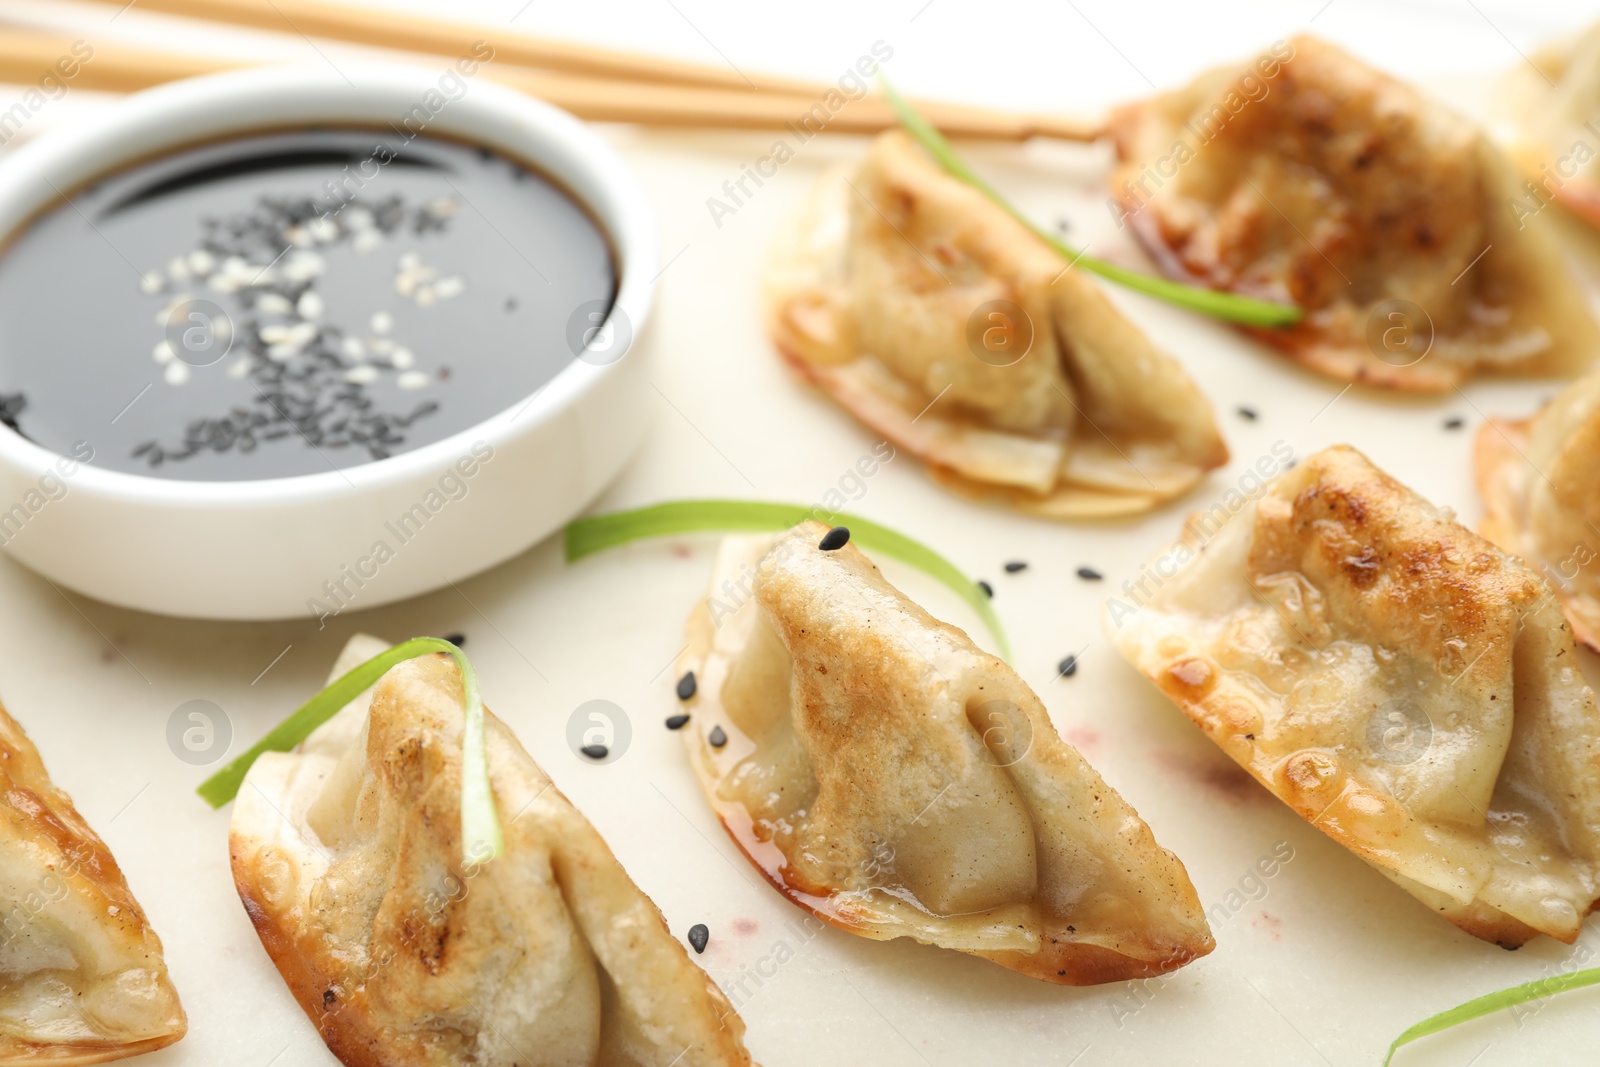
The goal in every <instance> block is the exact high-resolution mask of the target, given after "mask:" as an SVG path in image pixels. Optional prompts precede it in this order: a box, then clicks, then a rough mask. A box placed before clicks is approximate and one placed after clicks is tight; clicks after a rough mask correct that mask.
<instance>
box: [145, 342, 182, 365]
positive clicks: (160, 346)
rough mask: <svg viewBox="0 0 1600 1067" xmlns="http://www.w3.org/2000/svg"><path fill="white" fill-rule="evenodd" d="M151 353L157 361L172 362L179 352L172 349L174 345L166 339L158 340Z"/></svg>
mask: <svg viewBox="0 0 1600 1067" xmlns="http://www.w3.org/2000/svg"><path fill="white" fill-rule="evenodd" d="M150 355H151V356H152V357H153V358H154V359H155V361H156V362H157V363H171V362H172V360H173V357H174V356H176V355H177V353H176V352H174V351H173V350H172V345H171V344H170V343H168V342H166V341H157V342H156V347H155V348H154V349H152V350H151V352H150Z"/></svg>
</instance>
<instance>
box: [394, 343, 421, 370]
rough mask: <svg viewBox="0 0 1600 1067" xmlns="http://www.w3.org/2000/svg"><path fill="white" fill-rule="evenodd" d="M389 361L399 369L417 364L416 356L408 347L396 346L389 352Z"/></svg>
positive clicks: (405, 368)
mask: <svg viewBox="0 0 1600 1067" xmlns="http://www.w3.org/2000/svg"><path fill="white" fill-rule="evenodd" d="M389 362H390V364H392V365H393V366H395V367H396V368H398V369H400V370H407V369H409V368H411V367H415V366H416V365H417V357H416V356H415V355H413V354H412V352H411V349H409V348H396V349H395V350H394V351H393V352H391V353H389Z"/></svg>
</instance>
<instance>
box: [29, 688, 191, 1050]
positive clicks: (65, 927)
mask: <svg viewBox="0 0 1600 1067" xmlns="http://www.w3.org/2000/svg"><path fill="white" fill-rule="evenodd" d="M0 834H3V835H4V839H5V841H4V847H0V906H3V908H4V919H3V921H0V974H3V975H4V977H5V980H4V981H3V982H0V1065H9V1064H31V1063H49V1064H85V1063H104V1062H107V1061H111V1060H121V1059H124V1058H126V1057H129V1056H135V1055H138V1054H140V1053H144V1052H153V1051H155V1050H156V1049H159V1048H165V1047H166V1046H168V1045H170V1044H172V1043H173V1042H175V1041H177V1040H178V1039H179V1038H181V1037H183V1035H184V1033H185V1032H186V1031H187V1028H188V1024H187V1022H186V1020H185V1019H184V1014H183V1007H182V1006H181V1005H180V1004H179V1003H178V994H177V991H176V990H174V989H173V987H172V982H171V980H170V979H169V978H168V977H167V965H166V961H165V960H164V959H163V957H162V954H161V939H160V938H158V937H157V936H156V933H155V931H154V930H152V929H151V928H150V925H149V922H148V921H147V920H146V919H145V915H144V911H143V910H142V909H141V908H140V907H139V902H138V901H136V900H135V899H134V898H133V893H132V891H131V890H130V889H129V888H128V883H127V881H126V880H125V879H124V878H123V876H122V871H121V870H120V869H119V868H118V867H117V861H116V860H115V859H113V858H112V856H111V852H110V851H109V850H108V849H107V848H106V846H105V842H103V841H101V840H100V838H99V837H98V836H96V834H95V832H94V831H93V830H91V829H90V828H89V825H88V823H86V822H84V821H83V816H81V815H79V814H78V811H77V809H76V808H74V807H73V806H72V799H71V798H70V797H68V796H67V795H66V794H65V793H63V792H62V791H61V790H59V789H57V788H56V787H55V785H54V784H53V783H52V782H51V781H50V776H49V774H48V772H46V770H45V768H44V763H43V761H41V760H40V758H39V751H38V749H36V748H34V746H33V742H31V741H29V740H28V737H27V735H26V734H24V733H23V732H22V727H20V726H18V725H17V722H16V720H15V719H13V718H11V716H10V715H8V714H6V712H5V710H4V709H0Z"/></svg>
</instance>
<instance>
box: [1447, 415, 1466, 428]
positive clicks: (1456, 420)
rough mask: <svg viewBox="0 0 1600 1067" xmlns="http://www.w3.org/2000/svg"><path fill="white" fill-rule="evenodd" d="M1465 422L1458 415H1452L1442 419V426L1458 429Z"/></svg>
mask: <svg viewBox="0 0 1600 1067" xmlns="http://www.w3.org/2000/svg"><path fill="white" fill-rule="evenodd" d="M1466 424H1467V423H1466V420H1465V419H1463V418H1462V417H1461V416H1460V415H1452V416H1450V417H1449V418H1448V419H1445V420H1444V428H1445V429H1447V430H1459V429H1461V427H1463V426H1465V425H1466Z"/></svg>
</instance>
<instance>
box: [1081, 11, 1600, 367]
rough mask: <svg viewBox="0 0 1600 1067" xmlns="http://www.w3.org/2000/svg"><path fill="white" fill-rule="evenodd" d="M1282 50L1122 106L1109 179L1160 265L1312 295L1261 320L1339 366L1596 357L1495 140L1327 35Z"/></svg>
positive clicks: (1577, 292) (1259, 291)
mask: <svg viewBox="0 0 1600 1067" xmlns="http://www.w3.org/2000/svg"><path fill="white" fill-rule="evenodd" d="M1284 53H1285V50H1281V49H1280V51H1279V54H1278V55H1277V56H1275V55H1273V54H1272V53H1270V52H1269V53H1263V55H1262V57H1261V58H1260V60H1259V61H1252V62H1250V63H1246V64H1243V65H1241V66H1235V67H1226V68H1221V69H1218V70H1214V71H1212V72H1210V73H1208V74H1205V75H1202V76H1201V77H1200V78H1199V79H1197V80H1196V81H1195V82H1194V83H1192V84H1191V85H1189V86H1188V87H1186V88H1184V89H1180V90H1177V91H1176V92H1171V93H1166V94H1163V95H1161V96H1157V97H1154V98H1152V99H1150V100H1147V101H1143V102H1140V103H1137V104H1133V105H1130V106H1127V107H1124V108H1121V109H1119V110H1118V111H1117V112H1116V114H1115V115H1114V116H1113V120H1112V131H1113V136H1114V137H1115V140H1116V145H1117V156H1118V159H1119V161H1120V163H1119V166H1118V167H1117V168H1116V169H1115V171H1114V172H1113V174H1112V179H1111V187H1112V195H1113V196H1114V197H1115V198H1116V199H1117V200H1118V201H1120V202H1121V205H1122V209H1123V211H1124V212H1126V214H1125V215H1123V216H1122V219H1123V221H1124V222H1125V223H1126V224H1127V225H1129V226H1131V227H1132V230H1133V233H1134V235H1135V236H1136V237H1137V238H1138V239H1139V241H1140V243H1141V244H1143V245H1144V247H1145V248H1146V250H1147V251H1148V252H1149V253H1150V255H1151V256H1152V258H1153V259H1154V260H1155V262H1156V265H1157V267H1158V268H1159V269H1160V270H1161V271H1162V272H1163V273H1165V274H1167V275H1168V276H1169V277H1173V278H1179V279H1183V280H1187V281H1192V282H1195V283H1196V284H1201V285H1206V286H1210V287H1212V288H1217V289H1226V290H1230V291H1233V292H1237V293H1243V294H1246V295H1249V296H1254V297H1261V298H1265V299H1269V300H1277V301H1281V302H1285V303H1291V304H1295V305H1297V306H1298V307H1300V308H1302V309H1303V310H1304V311H1305V318H1304V319H1302V320H1301V322H1300V323H1299V324H1298V325H1296V326H1294V327H1292V328H1289V329H1283V330H1269V329H1259V330H1253V331H1252V332H1253V333H1254V334H1255V335H1256V336H1258V337H1259V338H1260V339H1261V340H1263V341H1265V342H1266V343H1268V344H1270V345H1273V346H1275V347H1277V348H1279V349H1282V350H1283V351H1284V352H1285V353H1287V354H1288V355H1289V356H1290V357H1291V358H1292V359H1294V360H1295V361H1296V362H1298V363H1301V364H1303V365H1305V366H1307V367H1310V368H1311V369H1313V370H1315V371H1318V372H1320V373H1322V374H1327V375H1330V376H1332V377H1334V378H1338V379H1341V380H1344V381H1352V382H1363V383H1366V384H1369V385H1378V386H1387V387H1391V388H1395V389H1414V390H1433V391H1441V390H1447V389H1449V388H1451V387H1452V386H1455V385H1457V384H1458V383H1460V382H1462V381H1464V380H1465V379H1467V378H1468V377H1470V376H1472V375H1473V374H1476V373H1479V372H1494V373H1502V374H1522V375H1534V376H1540V375H1550V376H1571V375H1573V374H1576V373H1578V372H1580V371H1581V370H1583V369H1584V368H1585V367H1587V366H1588V365H1589V364H1590V363H1591V362H1592V360H1593V359H1594V356H1595V354H1596V351H1597V350H1600V331H1597V330H1596V327H1595V323H1594V320H1593V318H1592V317H1591V316H1590V313H1589V311H1588V309H1587V307H1586V303H1585V299H1584V296H1583V293H1582V291H1581V289H1580V288H1579V286H1578V284H1577V282H1576V281H1575V280H1574V278H1573V277H1572V274H1571V272H1570V270H1569V269H1568V267H1567V264H1566V263H1565V261H1564V259H1563V256H1562V252H1561V251H1560V249H1559V247H1558V246H1557V244H1556V242H1555V241H1554V240H1553V239H1552V238H1551V237H1550V235H1549V234H1548V233H1546V232H1545V230H1544V226H1543V223H1544V220H1542V219H1540V220H1532V221H1528V222H1527V223H1526V225H1525V226H1524V225H1522V224H1521V223H1519V220H1518V219H1517V218H1516V217H1515V215H1514V214H1513V213H1512V211H1511V210H1510V209H1509V207H1508V204H1509V202H1510V201H1511V200H1513V199H1515V198H1519V197H1520V196H1521V195H1522V193H1521V190H1520V189H1519V186H1518V177H1517V175H1516V172H1515V170H1514V168H1513V167H1512V165H1511V164H1510V162H1509V161H1508V160H1507V159H1506V158H1505V157H1504V155H1503V154H1502V153H1501V151H1500V150H1499V149H1498V148H1496V147H1495V146H1494V145H1493V144H1491V143H1490V141H1489V139H1488V138H1487V137H1485V136H1484V135H1483V134H1482V133H1481V132H1479V131H1478V130H1477V129H1476V128H1475V127H1474V126H1472V124H1470V123H1469V122H1467V121H1466V120H1465V119H1463V118H1461V117H1460V116H1458V115H1456V114H1455V113H1454V112H1452V111H1450V110H1449V109H1448V108H1446V107H1444V106H1443V105H1441V104H1439V103H1437V102H1435V101H1432V100H1430V99H1428V98H1427V97H1426V96H1424V95H1423V94H1422V93H1420V92H1419V91H1417V90H1416V89H1414V88H1412V87H1411V86H1408V85H1406V84H1404V83H1402V82H1399V81H1397V80H1395V79H1393V78H1391V77H1389V76H1387V75H1385V74H1382V73H1379V72H1378V71H1375V70H1373V69H1371V68H1370V67H1367V66H1366V65H1364V64H1362V63H1361V62H1360V61H1358V60H1356V59H1355V58H1353V57H1352V56H1350V55H1349V54H1347V53H1345V52H1343V51H1341V50H1339V49H1338V48H1335V47H1334V46H1332V45H1330V44H1327V43H1325V42H1323V41H1320V40H1318V39H1316V38H1314V37H1304V36H1302V37H1296V38H1295V39H1294V40H1293V41H1292V42H1290V43H1289V45H1288V46H1287V54H1288V56H1289V58H1287V59H1286V60H1284V61H1281V62H1280V61H1279V59H1280V58H1281V56H1282V55H1283V54H1284ZM1141 183H1143V184H1142V186H1141ZM1480 257H1481V258H1480ZM1392 300H1393V301H1406V302H1409V305H1410V306H1409V307H1407V306H1397V305H1389V306H1385V304H1386V302H1388V301H1392ZM1417 308H1420V309H1421V312H1422V314H1421V315H1418V314H1417V312H1416V310H1415V309H1417ZM1396 315H1398V317H1395V316H1396ZM1430 337H1431V345H1430V344H1429V338H1430ZM1379 352H1382V353H1383V356H1382V357H1380V355H1379Z"/></svg>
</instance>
